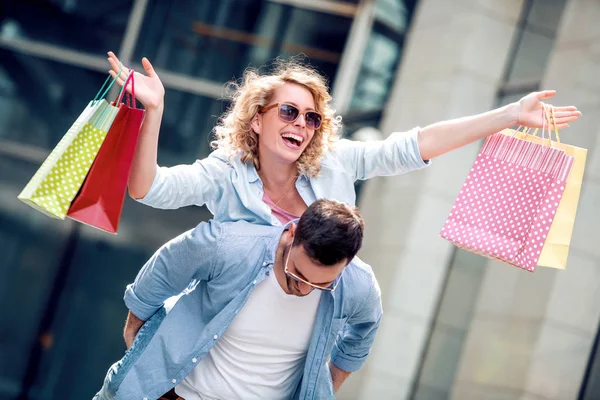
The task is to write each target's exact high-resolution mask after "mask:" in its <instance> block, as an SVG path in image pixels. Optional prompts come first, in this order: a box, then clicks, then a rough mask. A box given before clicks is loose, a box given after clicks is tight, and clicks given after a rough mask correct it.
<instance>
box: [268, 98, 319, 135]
mask: <svg viewBox="0 0 600 400" xmlns="http://www.w3.org/2000/svg"><path fill="white" fill-rule="evenodd" d="M275 107H279V119H280V120H282V121H283V122H287V123H292V122H295V121H296V120H297V119H298V117H299V116H300V115H304V121H305V122H306V127H307V128H308V129H319V128H320V127H321V121H322V120H323V117H322V116H321V114H319V113H318V112H316V111H307V112H305V113H301V112H300V110H299V109H298V107H296V106H294V105H292V104H288V103H274V104H271V105H269V106H266V107H263V108H261V109H260V111H259V112H261V113H266V112H267V111H269V110H270V109H272V108H275Z"/></svg>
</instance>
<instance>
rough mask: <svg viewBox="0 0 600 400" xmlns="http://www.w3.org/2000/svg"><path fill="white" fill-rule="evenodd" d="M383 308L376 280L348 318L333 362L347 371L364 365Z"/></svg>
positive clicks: (339, 337) (333, 352) (337, 341)
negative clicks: (358, 307) (359, 305)
mask: <svg viewBox="0 0 600 400" xmlns="http://www.w3.org/2000/svg"><path fill="white" fill-rule="evenodd" d="M382 315H383V309H382V306H381V292H380V290H379V285H377V282H376V281H374V282H373V285H372V286H371V288H370V290H369V294H368V295H367V296H366V299H365V301H364V302H363V304H362V306H361V308H360V309H359V310H358V311H357V312H356V313H355V314H354V315H352V316H350V317H349V318H348V320H347V321H346V324H345V326H344V328H343V329H342V330H341V331H340V333H339V334H338V338H337V340H336V342H335V345H334V346H333V349H332V351H331V362H332V363H333V364H334V365H335V366H336V367H338V368H340V369H342V370H344V371H346V372H355V371H358V370H359V369H360V367H362V365H363V364H364V363H365V361H366V360H367V357H368V356H369V354H370V352H371V346H372V345H373V340H374V339H375V334H376V333H377V329H378V328H379V324H380V322H381V317H382Z"/></svg>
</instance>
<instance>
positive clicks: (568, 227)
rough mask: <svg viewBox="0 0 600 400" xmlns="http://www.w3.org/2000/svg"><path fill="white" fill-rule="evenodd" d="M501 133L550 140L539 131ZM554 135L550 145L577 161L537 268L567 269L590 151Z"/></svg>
mask: <svg viewBox="0 0 600 400" xmlns="http://www.w3.org/2000/svg"><path fill="white" fill-rule="evenodd" d="M502 133H503V134H505V135H508V136H513V135H515V134H516V135H517V136H518V137H519V138H521V139H523V140H526V141H529V142H533V143H537V144H543V143H548V141H547V140H544V139H542V138H541V137H539V136H536V135H535V134H536V133H537V130H536V131H535V132H534V133H533V134H528V133H527V132H515V131H513V130H512V129H505V130H504V131H503V132H502ZM555 136H556V141H552V142H551V146H552V147H554V148H558V149H561V150H563V151H564V152H565V153H566V154H567V155H569V156H571V157H573V158H574V161H573V167H572V168H571V172H570V173H569V176H568V177H567V182H566V183H565V190H564V193H563V196H562V199H561V201H560V203H559V205H558V209H557V210H556V215H555V216H554V221H553V222H552V226H551V227H550V231H549V232H548V237H547V238H546V242H545V243H544V248H543V249H542V252H541V254H540V258H539V260H538V263H537V265H538V266H540V267H550V268H559V269H565V268H566V267H567V258H568V255H569V246H570V244H571V236H572V235H573V226H574V224H575V215H576V214H577V205H578V203H579V195H580V193H581V184H582V182H583V173H584V170H585V161H586V157H587V150H586V149H584V148H581V147H575V146H571V145H568V144H564V143H561V142H560V137H559V135H558V131H556V135H555Z"/></svg>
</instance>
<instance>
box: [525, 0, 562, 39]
mask: <svg viewBox="0 0 600 400" xmlns="http://www.w3.org/2000/svg"><path fill="white" fill-rule="evenodd" d="M565 3H566V1H565V0H534V1H533V4H532V7H531V11H530V12H529V16H528V18H527V25H528V26H529V27H531V28H538V29H540V30H541V31H545V32H547V33H548V35H549V36H554V35H555V34H556V29H557V28H558V24H559V22H560V17H561V16H562V12H563V9H564V8H565Z"/></svg>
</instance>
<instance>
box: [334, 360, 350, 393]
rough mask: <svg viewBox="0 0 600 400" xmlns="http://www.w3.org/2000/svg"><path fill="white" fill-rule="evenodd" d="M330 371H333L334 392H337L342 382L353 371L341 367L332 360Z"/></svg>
mask: <svg viewBox="0 0 600 400" xmlns="http://www.w3.org/2000/svg"><path fill="white" fill-rule="evenodd" d="M329 372H331V380H332V382H333V392H334V393H336V392H337V391H338V389H339V388H340V386H342V383H344V381H345V380H346V378H347V377H349V376H350V374H351V372H347V371H344V370H343V369H339V368H338V367H336V366H335V365H333V363H332V362H331V361H329Z"/></svg>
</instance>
